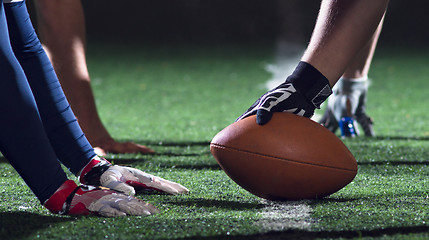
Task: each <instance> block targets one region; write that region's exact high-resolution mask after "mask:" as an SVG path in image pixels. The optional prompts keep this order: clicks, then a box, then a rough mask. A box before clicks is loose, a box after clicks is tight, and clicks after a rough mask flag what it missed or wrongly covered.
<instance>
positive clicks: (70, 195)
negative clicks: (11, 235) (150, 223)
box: [44, 180, 159, 217]
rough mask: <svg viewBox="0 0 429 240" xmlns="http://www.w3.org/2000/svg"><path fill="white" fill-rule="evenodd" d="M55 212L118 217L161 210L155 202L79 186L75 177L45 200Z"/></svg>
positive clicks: (48, 207)
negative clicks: (74, 179)
mask: <svg viewBox="0 0 429 240" xmlns="http://www.w3.org/2000/svg"><path fill="white" fill-rule="evenodd" d="M44 206H45V207H46V208H47V209H49V210H50V211H51V212H52V213H58V214H64V215H89V214H94V215H100V216H104V217H117V216H127V215H135V216H141V215H152V214H155V213H158V212H159V211H158V209H157V208H155V207H154V206H153V205H151V204H149V203H146V202H143V201H142V200H139V199H137V198H134V197H132V196H127V195H125V194H122V193H119V192H116V191H113V190H110V189H105V188H96V187H92V186H79V187H78V186H77V185H76V183H75V182H74V181H72V180H68V181H66V182H64V183H63V184H62V185H61V186H60V188H58V190H57V191H56V192H55V193H54V194H53V195H52V196H51V197H50V198H49V199H48V200H47V201H46V202H45V203H44Z"/></svg>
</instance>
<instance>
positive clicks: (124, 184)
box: [100, 165, 189, 195]
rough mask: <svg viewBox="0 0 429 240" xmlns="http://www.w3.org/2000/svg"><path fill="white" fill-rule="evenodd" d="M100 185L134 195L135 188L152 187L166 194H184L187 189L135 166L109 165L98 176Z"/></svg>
mask: <svg viewBox="0 0 429 240" xmlns="http://www.w3.org/2000/svg"><path fill="white" fill-rule="evenodd" d="M100 183H101V186H104V187H108V188H111V189H115V190H117V191H120V192H123V193H126V194H129V195H134V194H135V190H137V191H138V190H142V189H153V190H157V191H159V192H164V193H168V194H173V195H176V194H184V193H188V192H189V190H188V189H187V188H185V187H184V186H182V185H181V184H178V183H175V182H172V181H168V180H165V179H163V178H160V177H157V176H154V175H151V174H148V173H145V172H143V171H141V170H139V169H136V168H130V167H123V166H118V165H115V166H111V167H109V168H108V169H107V170H106V171H105V172H104V173H103V174H102V175H101V176H100Z"/></svg>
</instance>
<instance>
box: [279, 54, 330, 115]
mask: <svg viewBox="0 0 429 240" xmlns="http://www.w3.org/2000/svg"><path fill="white" fill-rule="evenodd" d="M286 82H287V83H292V84H293V86H294V87H295V88H296V90H297V91H298V92H300V93H301V94H303V95H304V96H305V98H306V99H307V100H308V102H309V103H311V104H312V105H313V106H314V108H320V105H321V104H322V103H323V102H324V101H325V100H326V99H327V98H328V97H329V95H331V94H332V89H331V87H330V85H329V81H328V79H327V78H326V77H325V76H323V74H322V73H321V72H319V70H317V69H316V68H315V67H313V66H312V65H310V64H309V63H306V62H303V61H301V62H299V63H298V66H297V67H296V68H295V70H294V72H293V73H292V74H291V75H290V76H289V77H288V78H287V79H286Z"/></svg>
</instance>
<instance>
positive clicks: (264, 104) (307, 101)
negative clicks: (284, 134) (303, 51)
mask: <svg viewBox="0 0 429 240" xmlns="http://www.w3.org/2000/svg"><path fill="white" fill-rule="evenodd" d="M331 93H332V90H331V87H330V86H329V81H328V79H326V78H325V77H324V76H323V75H322V74H321V73H320V72H319V71H318V70H317V69H316V68H314V67H313V66H311V65H310V64H308V63H305V62H300V63H299V64H298V66H297V67H296V69H295V71H294V72H293V73H292V75H290V76H289V77H288V78H287V79H286V81H285V82H284V83H282V84H280V85H279V86H278V87H276V88H274V89H273V90H271V91H268V92H267V93H265V94H264V95H262V97H260V98H259V99H258V100H257V101H256V102H255V103H254V104H253V105H252V106H251V107H250V108H249V109H248V110H247V111H246V112H245V113H244V114H242V115H241V116H240V117H239V118H237V120H236V121H239V120H241V119H243V118H246V117H248V116H251V115H254V114H256V122H257V123H258V124H259V125H264V124H266V123H267V122H269V121H270V119H271V117H272V115H273V113H274V112H290V113H294V114H297V115H300V116H304V117H307V118H310V117H311V116H313V114H314V110H315V109H316V108H320V105H321V104H322V103H323V102H324V101H325V100H326V99H327V98H328V96H329V95H330V94H331Z"/></svg>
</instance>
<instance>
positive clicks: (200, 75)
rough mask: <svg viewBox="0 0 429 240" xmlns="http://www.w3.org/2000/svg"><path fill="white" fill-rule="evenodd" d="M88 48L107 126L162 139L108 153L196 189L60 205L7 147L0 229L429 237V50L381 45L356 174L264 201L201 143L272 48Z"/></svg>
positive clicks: (254, 88)
mask: <svg viewBox="0 0 429 240" xmlns="http://www.w3.org/2000/svg"><path fill="white" fill-rule="evenodd" d="M88 49H89V56H88V63H89V69H90V72H91V76H92V84H93V89H94V92H95V96H96V99H97V106H98V110H99V113H100V115H101V118H102V119H103V122H104V124H105V125H106V127H107V128H108V129H109V131H110V133H111V134H112V135H113V136H114V137H115V138H116V139H120V140H124V141H125V140H132V141H135V142H138V143H141V144H145V145H148V146H149V147H151V148H153V149H155V150H156V151H157V154H155V155H149V156H147V155H139V154H111V155H108V156H107V158H108V159H109V160H111V161H113V162H114V163H115V164H122V165H129V166H132V167H136V168H140V169H143V170H145V171H147V172H149V173H152V174H155V175H158V176H160V177H164V178H167V179H169V180H173V181H177V182H180V183H181V184H183V185H185V186H186V187H188V188H189V189H190V190H191V191H190V193H189V194H187V195H182V196H169V195H162V194H156V193H152V192H144V193H140V194H138V195H137V196H138V197H139V198H142V199H144V200H145V201H148V202H150V203H152V204H154V205H155V206H157V207H158V208H159V209H160V210H161V212H160V213H159V214H158V215H154V216H148V217H123V218H100V217H69V216H57V215H53V214H50V213H49V212H48V211H47V210H46V209H44V208H43V207H41V206H40V204H39V203H38V201H37V200H36V198H35V197H34V196H33V194H32V193H31V191H30V190H29V189H28V187H26V186H25V184H24V182H23V181H22V180H21V179H20V178H19V176H18V175H17V173H16V172H15V171H14V170H13V168H12V167H11V166H10V165H9V164H8V163H7V161H6V160H5V159H2V161H1V162H0V182H1V191H0V199H1V202H0V239H37V238H40V239H178V238H182V239H183V238H188V239H201V238H207V239H292V238H298V239H308V238H321V239H326V238H364V239H372V238H386V239H390V238H396V239H427V238H429V233H428V232H429V214H428V212H429V180H428V177H429V166H428V164H429V163H428V162H429V160H428V159H429V128H428V122H429V113H428V112H427V106H428V104H429V97H428V93H427V87H428V80H427V79H426V77H427V76H429V69H428V68H427V67H426V66H427V65H428V64H429V59H428V58H426V56H427V55H428V54H429V51H413V50H407V51H405V50H398V49H396V50H393V49H387V50H389V51H387V50H385V51H383V50H381V51H379V52H377V55H376V57H375V60H374V64H373V68H372V69H371V77H372V78H373V81H372V85H371V87H370V92H369V102H368V109H367V110H368V113H369V114H370V115H371V116H372V117H373V119H374V121H375V126H374V128H375V131H376V134H377V137H375V138H365V137H357V138H355V139H346V140H344V142H345V144H346V145H347V146H348V147H349V149H350V150H351V152H352V153H353V154H354V155H355V157H356V159H357V161H358V164H359V171H358V175H357V176H356V178H355V180H354V181H353V182H352V183H350V184H349V185H347V186H346V187H345V188H344V189H342V190H340V191H339V192H337V193H335V194H333V195H331V196H329V197H327V198H324V199H320V200H306V201H293V202H270V201H265V200H262V199H260V198H258V197H255V196H253V195H251V194H250V193H248V192H246V191H245V190H243V189H241V188H240V187H239V186H237V185H236V184H235V183H234V182H232V181H231V180H230V179H229V178H228V177H227V176H226V175H225V173H224V172H223V171H222V170H221V169H220V168H219V166H218V165H217V163H216V161H215V160H214V158H213V157H212V156H211V154H210V151H209V147H208V145H209V142H210V140H211V138H212V137H213V136H214V135H215V134H216V133H217V132H218V131H220V130H221V129H223V128H224V127H225V126H227V125H228V124H230V123H232V122H233V121H234V120H235V118H236V117H237V116H239V115H240V114H241V113H242V112H243V111H244V110H245V109H246V108H247V107H248V106H250V104H252V102H253V101H254V100H256V98H257V97H259V95H261V94H262V93H264V92H265V91H266V89H264V83H265V82H266V81H267V80H268V79H269V78H270V74H269V73H268V72H266V71H265V70H264V69H265V66H266V64H268V63H272V61H273V59H274V57H273V49H271V48H268V47H261V46H239V47H237V46H215V47H214V46H210V47H189V46H188V47H184V46H180V47H177V46H167V47H166V46H153V47H139V46H121V47H118V46H116V45H90V46H89V48H88ZM107 50H108V51H107ZM106 52H108V54H106ZM426 53H428V54H426ZM70 177H71V178H73V179H75V178H74V176H70Z"/></svg>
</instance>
